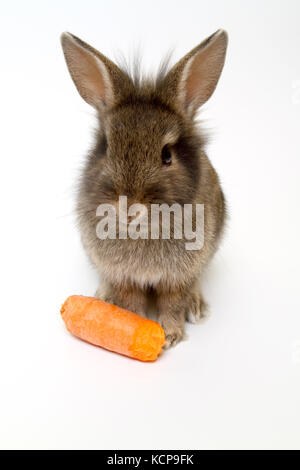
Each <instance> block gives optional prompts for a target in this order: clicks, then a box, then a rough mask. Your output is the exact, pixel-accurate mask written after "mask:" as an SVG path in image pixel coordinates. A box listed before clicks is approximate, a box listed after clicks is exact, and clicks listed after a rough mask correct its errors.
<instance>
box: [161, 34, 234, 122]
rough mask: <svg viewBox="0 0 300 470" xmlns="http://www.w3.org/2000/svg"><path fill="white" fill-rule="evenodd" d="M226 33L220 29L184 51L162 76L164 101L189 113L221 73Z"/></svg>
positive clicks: (211, 89)
mask: <svg viewBox="0 0 300 470" xmlns="http://www.w3.org/2000/svg"><path fill="white" fill-rule="evenodd" d="M227 42H228V36H227V33H226V31H224V30H222V29H220V30H218V31H217V32H216V33H214V34H213V35H212V36H210V37H208V38H207V39H205V40H204V41H203V42H202V43H201V44H199V46H197V47H195V49H193V50H192V51H190V52H189V53H188V54H186V55H185V56H184V57H183V58H182V59H181V60H180V61H179V62H178V63H177V64H176V65H174V67H173V68H172V69H171V70H170V72H169V73H168V75H167V76H166V78H165V84H164V88H165V92H166V93H167V95H168V101H172V102H173V103H174V100H175V103H174V104H175V105H176V106H179V108H180V109H181V111H183V112H184V113H186V114H187V115H189V116H190V117H193V116H194V114H195V112H196V111H197V109H198V108H199V107H200V106H202V105H203V104H204V103H205V102H206V101H207V100H208V99H209V98H210V96H211V95H212V93H213V92H214V90H215V88H216V86H217V83H218V80H219V77H220V75H221V72H222V69H223V65H224V61H225V55H226V48H227Z"/></svg>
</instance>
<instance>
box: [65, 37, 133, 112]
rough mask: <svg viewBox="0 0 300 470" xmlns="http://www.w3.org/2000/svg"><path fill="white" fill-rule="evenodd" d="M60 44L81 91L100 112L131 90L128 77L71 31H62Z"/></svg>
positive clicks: (74, 80)
mask: <svg viewBox="0 0 300 470" xmlns="http://www.w3.org/2000/svg"><path fill="white" fill-rule="evenodd" d="M61 44H62V48H63V52H64V56H65V59H66V63H67V66H68V69H69V72H70V74H71V77H72V79H73V82H74V83H75V85H76V88H77V90H78V92H79V94H80V95H81V96H82V98H83V99H84V100H85V101H86V102H87V103H88V104H90V105H91V106H93V107H94V108H96V109H97V110H98V111H99V112H100V113H101V112H103V111H105V110H106V109H107V108H109V107H112V106H113V105H115V104H116V103H117V102H118V101H119V100H120V99H121V98H122V97H124V95H126V93H127V92H128V91H129V88H130V83H129V80H128V77H127V76H126V75H125V74H124V73H123V72H122V71H121V70H120V69H119V68H118V67H117V66H116V65H115V64H114V63H113V62H111V61H110V60H109V59H108V58H107V57H105V56H104V55H103V54H101V53H100V52H98V51H96V50H95V49H93V48H92V47H91V46H89V45H88V44H86V43H85V42H83V41H82V40H81V39H79V38H77V37H76V36H73V35H72V34H70V33H63V34H62V35H61Z"/></svg>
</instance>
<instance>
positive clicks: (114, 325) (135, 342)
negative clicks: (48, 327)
mask: <svg viewBox="0 0 300 470" xmlns="http://www.w3.org/2000/svg"><path fill="white" fill-rule="evenodd" d="M60 313H61V316H62V318H63V320H64V322H65V324H66V327H67V330H69V331H70V332H71V333H72V334H73V335H75V336H78V337H79V338H81V339H83V340H85V341H88V342H89V343H92V344H95V345H97V346H101V347H102V348H105V349H109V350H110V351H114V352H117V353H119V354H124V355H125V356H129V357H132V358H134V359H139V360H140V361H155V359H157V357H158V355H159V354H160V353H161V350H162V346H163V345H164V343H165V334H164V330H163V329H162V327H161V326H160V325H159V324H158V323H157V322H155V321H152V320H148V319H146V318H142V317H140V316H139V315H137V314H135V313H132V312H129V311H128V310H124V309H123V308H120V307H117V306H116V305H112V304H109V303H107V302H103V301H102V300H98V299H95V298H94V297H85V296H83V295H72V296H71V297H68V298H67V300H66V301H65V303H64V304H63V306H62V307H61V310H60Z"/></svg>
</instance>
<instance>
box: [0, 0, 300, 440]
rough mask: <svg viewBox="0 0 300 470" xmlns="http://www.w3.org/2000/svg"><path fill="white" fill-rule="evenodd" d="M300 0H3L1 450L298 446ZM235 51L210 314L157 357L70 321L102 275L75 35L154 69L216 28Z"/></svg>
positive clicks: (222, 86)
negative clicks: (97, 341) (83, 172)
mask: <svg viewBox="0 0 300 470" xmlns="http://www.w3.org/2000/svg"><path fill="white" fill-rule="evenodd" d="M299 17H300V4H299V1H297V0H295V1H292V0H289V1H287V0H286V1H283V0H282V1H274V0H270V1H266V0H265V1H261V0H260V1H258V0H257V1H254V0H251V1H250V0H249V1H237V0H235V1H234V0H231V1H229V0H226V1H225V0H223V1H212V0H210V1H207V0H206V1H202V0H196V1H192V0H186V1H185V2H181V1H180V2H179V1H174V0H170V1H169V0H164V1H157V0H152V1H151V2H146V1H145V0H139V1H132V0H128V1H126V2H125V1H121V0H120V1H116V0H114V1H113V0H110V1H104V0H103V1H101V0H98V1H88V0H85V1H84V2H82V1H75V0H70V1H66V0H65V1H43V2H41V1H29V0H27V1H26V2H23V1H19V2H17V1H9V2H8V1H7V2H4V1H3V2H1V6H0V18H1V19H0V36H1V42H0V44H1V54H0V63H1V72H0V83H1V87H0V113H1V115H0V120H1V122H0V129H1V139H0V152H1V159H0V162H1V169H0V178H1V184H0V191H1V222H0V223H1V232H0V233H1V258H0V266H1V275H2V283H1V297H0V298H1V308H0V312H1V322H0V354H1V355H0V360H1V371H0V393H1V401H0V446H1V447H2V448H22V449H30V448H33V449H37V448H44V449H51V448H52V449H55V448H56V449H60V448H61V449H63V448H69V449H89V448H99V449H102V448H103V449H114V448H119V449H128V448H133V449H136V448H146V449H147V448H154V449H164V448H171V449H176V448H177V449H179V448H181V449H183V448H204V449H214V448H223V449H227V448H299V447H300V445H299V444H300V424H299V423H300V292H299V291H300V289H299V279H300V269H299V265H300V263H299V261H300V256H299V237H300V220H299V198H300V184H299V170H300V152H299V151H300V143H299V125H300V51H299V46H300V28H299ZM220 27H221V28H225V29H227V31H228V33H229V38H230V42H229V49H228V56H227V62H226V65H225V68H224V72H223V75H222V77H221V80H220V83H219V85H218V88H217V90H216V92H215V94H214V96H213V98H212V99H211V100H210V101H209V102H208V103H207V105H205V109H204V110H203V111H202V118H204V119H205V127H206V128H208V129H210V130H211V131H212V132H211V135H212V140H211V143H210V145H209V146H208V153H209V156H210V158H211V160H212V162H213V164H214V166H215V167H216V169H217V170H218V172H219V174H220V177H221V181H222V183H223V187H224V190H225V193H226V196H227V200H228V206H229V212H230V220H229V223H228V229H227V234H226V238H225V240H224V243H223V245H222V248H221V249H220V251H219V252H218V254H217V256H216V257H215V259H214V261H213V263H212V265H211V267H210V269H209V270H208V272H207V273H206V275H205V279H204V280H203V289H204V292H205V294H206V297H207V300H208V301H209V303H210V307H211V308H210V309H211V312H212V315H211V317H210V319H209V320H208V321H207V322H206V323H204V324H202V325H197V326H194V325H187V333H188V340H187V341H184V342H182V343H181V344H179V345H178V346H177V347H176V348H174V349H172V350H169V351H167V352H165V353H163V355H162V356H161V357H160V359H159V360H158V361H157V362H155V363H151V364H144V363H140V362H137V361H134V360H130V359H127V358H124V357H122V356H119V355H116V354H113V353H110V352H107V351H104V350H101V349H99V348H96V347H93V346H91V345H89V344H86V343H84V342H82V341H80V340H77V339H76V338H74V337H72V336H71V335H70V334H68V333H67V332H66V330H65V328H64V325H63V323H62V321H61V319H60V315H59V309H60V305H61V303H62V302H63V301H64V299H65V298H66V297H67V296H68V295H71V294H75V293H80V294H88V295H93V293H94V291H95V289H96V287H97V282H98V280H97V276H96V273H95V272H94V271H93V269H92V268H91V266H90V265H89V262H88V260H87V258H86V256H85V254H84V252H83V249H82V247H81V244H80V240H79V235H78V233H77V231H76V229H75V226H74V215H73V204H74V185H75V184H76V181H77V176H78V173H79V171H80V167H81V165H82V162H83V159H84V156H85V153H86V151H87V149H88V148H89V146H90V145H91V141H92V140H91V136H92V129H93V126H94V125H95V119H94V115H93V111H92V110H91V108H89V107H88V105H86V104H85V103H84V102H83V101H82V100H81V98H80V97H79V95H78V94H77V92H76V90H75V87H74V85H73V84H72V82H71V79H70V77H69V74H68V72H67V69H66V66H65V63H64V60H63V55H62V52H61V49H60V43H59V35H60V33H61V32H62V31H64V30H68V31H70V32H72V33H74V34H76V35H78V36H79V37H82V39H84V40H85V41H87V42H89V43H91V44H92V45H93V46H95V47H96V48H98V49H100V50H101V51H102V52H103V53H104V54H106V55H108V56H110V57H111V58H114V57H115V56H116V55H118V51H122V52H124V53H125V55H127V56H128V55H130V54H131V53H132V51H133V50H134V49H135V48H136V46H137V45H140V46H141V49H142V51H143V55H144V65H145V68H146V70H148V69H149V68H150V67H152V66H153V67H154V68H155V67H156V66H157V64H158V63H159V61H160V59H161V57H162V55H163V54H164V53H165V52H167V51H168V50H169V48H170V47H171V48H172V47H173V48H175V54H174V60H175V59H179V58H180V57H181V56H182V55H183V54H185V53H186V52H187V51H189V50H190V49H191V48H193V47H194V46H196V45H197V44H198V43H199V42H200V41H202V40H203V39H204V38H205V37H206V36H208V35H210V34H211V33H212V32H214V31H215V30H217V29H218V28H220Z"/></svg>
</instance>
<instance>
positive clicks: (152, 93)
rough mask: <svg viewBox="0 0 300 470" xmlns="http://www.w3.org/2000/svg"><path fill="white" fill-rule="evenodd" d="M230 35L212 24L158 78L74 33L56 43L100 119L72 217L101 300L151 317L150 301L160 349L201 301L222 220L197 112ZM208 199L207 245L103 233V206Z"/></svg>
mask: <svg viewBox="0 0 300 470" xmlns="http://www.w3.org/2000/svg"><path fill="white" fill-rule="evenodd" d="M227 42H228V36H227V33H226V31H224V30H218V31H216V32H215V33H214V34H212V35H211V36H210V37H208V38H207V39H205V40H204V41H203V42H201V43H200V44H199V45H198V46H197V47H195V48H194V49H192V50H191V51H190V52H189V53H188V54H186V55H185V56H184V57H183V58H182V59H181V60H180V61H179V62H177V63H176V64H175V65H174V66H172V67H162V68H161V70H160V72H159V73H158V75H157V77H156V78H155V79H150V78H149V79H147V78H146V79H145V78H143V79H139V78H138V77H136V76H131V75H132V74H130V73H128V71H126V69H124V67H121V66H118V65H116V64H115V63H113V62H112V61H111V60H109V59H108V58H107V57H106V56H104V55H103V54H101V53H100V52H98V51H97V50H95V49H93V48H92V47H91V46H89V45H88V44H86V43H85V42H83V41H82V40H81V39H79V38H77V37H76V36H74V35H72V34H70V33H63V34H62V36H61V43H62V48H63V53H64V57H65V60H66V63H67V67H68V69H69V72H70V75H71V77H72V79H73V81H74V84H75V86H76V88H77V90H78V92H79V94H80V95H81V97H82V98H83V99H84V100H85V101H86V102H87V103H88V104H90V105H91V106H92V107H94V108H95V110H96V112H97V117H98V122H99V126H98V130H97V132H96V144H95V146H94V147H93V149H92V151H91V152H90V154H89V156H88V158H87V160H86V163H85V166H84V169H83V172H82V175H81V178H80V182H79V190H78V197H77V220H78V226H79V230H80V233H81V239H82V243H83V246H84V248H85V250H86V252H87V254H88V256H89V258H90V260H91V261H92V263H93V265H94V266H95V267H96V269H97V270H98V272H99V274H100V279H101V283H100V286H99V288H98V290H97V292H96V294H95V296H96V297H97V298H100V299H102V300H104V301H107V302H110V303H113V304H115V305H118V306H120V307H123V308H125V309H128V310H131V311H133V312H135V313H137V314H140V315H142V316H146V315H147V308H148V305H149V298H150V297H151V298H155V302H156V309H157V316H158V321H159V323H160V324H161V325H162V327H163V329H164V331H165V337H166V343H165V348H168V347H170V346H174V345H175V344H177V343H178V342H179V341H180V340H181V339H182V338H183V337H184V325H185V321H189V322H192V323H197V322H199V321H200V320H201V318H202V317H203V316H204V315H205V312H206V309H207V304H206V302H205V300H204V298H203V296H202V293H201V289H200V285H199V279H200V276H201V273H202V272H203V269H204V267H205V266H206V265H207V264H208V262H209V261H210V259H211V257H212V255H213V254H214V253H215V251H216V250H217V248H218V246H219V243H220V240H221V236H222V234H223V232H224V223H225V221H226V204H225V198H224V195H223V191H222V189H221V186H220V182H219V178H218V175H217V173H216V171H215V170H214V168H213V166H212V164H211V163H210V161H209V159H208V157H207V155H206V153H205V142H206V139H205V135H204V133H203V131H201V130H199V129H198V124H197V123H196V121H195V117H196V113H197V111H198V108H200V107H201V106H202V105H203V104H204V103H205V102H206V101H207V100H208V99H209V98H210V96H211V95H212V93H213V91H214V90H215V87H216V85H217V82H218V80H219V77H220V74H221V72H222V69H223V65H224V61H225V55H226V49H227ZM120 195H125V196H127V198H128V203H129V202H138V203H140V204H143V205H145V206H147V207H148V206H149V205H150V204H154V203H156V204H162V203H167V204H169V205H171V204H173V203H177V204H180V205H181V206H183V205H184V204H196V203H197V204H198V203H199V204H204V242H203V246H202V248H201V249H200V250H187V249H186V247H185V243H184V240H183V239H174V237H170V239H162V238H161V237H159V238H158V239H150V238H149V239H130V238H127V239H118V238H116V239H108V238H107V239H100V238H99V237H98V236H97V234H96V226H97V223H98V222H99V217H98V216H97V215H96V210H97V207H98V206H99V204H101V203H102V204H103V203H112V204H116V201H117V199H118V197H119V196H120Z"/></svg>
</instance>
